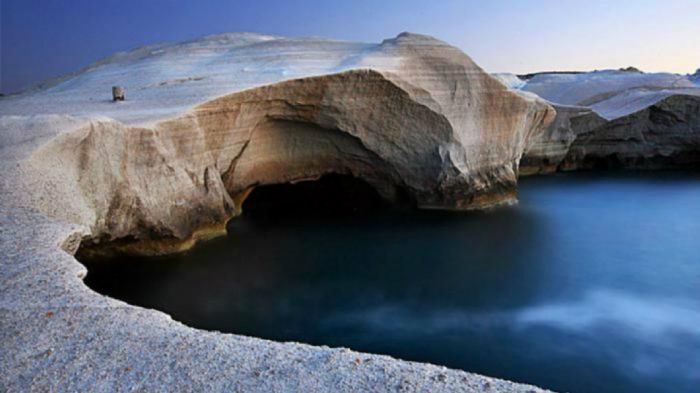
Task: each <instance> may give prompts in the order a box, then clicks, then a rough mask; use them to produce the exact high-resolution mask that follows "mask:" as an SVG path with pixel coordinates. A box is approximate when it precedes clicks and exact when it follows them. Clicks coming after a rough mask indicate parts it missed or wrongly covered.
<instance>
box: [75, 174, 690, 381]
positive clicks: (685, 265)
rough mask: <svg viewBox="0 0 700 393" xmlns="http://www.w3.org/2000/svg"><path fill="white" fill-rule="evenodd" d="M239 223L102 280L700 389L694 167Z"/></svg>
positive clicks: (365, 337) (398, 350) (383, 347)
mask: <svg viewBox="0 0 700 393" xmlns="http://www.w3.org/2000/svg"><path fill="white" fill-rule="evenodd" d="M229 232H230V233H229V236H228V237H227V238H225V239H217V240H214V241H212V242H209V243H207V244H206V245H203V246H201V247H197V248H196V249H194V250H193V251H191V252H189V253H186V254H183V255H179V256H175V257H170V258H161V259H155V260H154V259H148V260H141V259H137V258H128V259H127V258H125V259H121V260H114V261H98V262H96V263H93V264H91V265H90V266H89V268H90V274H89V275H88V284H89V285H91V286H92V287H94V288H97V289H98V290H100V291H102V292H103V293H107V294H110V295H113V296H115V297H118V298H121V299H124V300H126V301H129V302H132V303H135V304H140V305H144V306H147V307H153V308H158V309H161V310H163V311H165V312H168V313H170V314H171V315H172V316H173V317H174V318H175V319H178V320H180V321H183V322H185V323H187V324H189V325H192V326H197V327H202V328H207V329H216V330H222V331H229V332H235V333H240V334H247V335H255V336H260V337H265V338H270V339H275V340H293V341H303V342H308V343H312V344H325V345H332V346H346V347H350V348H353V349H357V350H363V351H369V352H378V353H387V354H392V355H394V356H398V357H401V358H405V359H411V360H420V361H429V362H433V363H438V364H443V365H447V366H450V367H457V368H463V369H466V370H470V371H475V372H480V373H485V374H489V375H493V376H499V377H504V378H508V379H514V380H519V381H526V382H531V383H534V384H538V385H541V386H546V387H549V388H552V389H556V390H562V391H572V392H595V391H607V392H638V391H646V392H681V391H692V389H695V388H697V386H699V385H698V384H700V371H698V370H700V298H699V297H698V296H697V295H698V293H700V259H699V258H698V255H700V242H698V239H699V238H700V179H699V178H698V176H697V174H675V175H670V174H667V173H657V174H647V175H630V174H627V175H625V176H623V177H620V176H617V175H594V176H592V175H583V176H581V175H577V176H552V177H545V178H532V179H526V180H525V181H524V182H523V184H522V188H521V204H520V205H519V206H517V207H514V208H509V209H500V210H496V211H493V212H487V213H466V214H460V213H445V212H421V211H417V212H416V211H411V212H406V211H381V212H374V213H372V214H368V215H362V214H357V215H352V216H343V217H338V216H323V215H321V216H316V217H309V216H308V215H301V216H300V215H297V216H295V215H287V216H285V217H284V218H278V217H267V218H255V219H253V218H250V217H248V218H246V217H244V218H242V219H237V220H234V221H232V223H231V225H230V228H229ZM125 283H128V285H125Z"/></svg>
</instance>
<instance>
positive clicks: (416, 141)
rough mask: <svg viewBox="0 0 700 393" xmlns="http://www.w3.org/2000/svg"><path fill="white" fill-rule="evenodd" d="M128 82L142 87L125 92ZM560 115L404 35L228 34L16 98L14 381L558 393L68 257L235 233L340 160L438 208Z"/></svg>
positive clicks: (12, 145) (9, 285) (158, 49)
mask: <svg viewBox="0 0 700 393" xmlns="http://www.w3.org/2000/svg"><path fill="white" fill-rule="evenodd" d="M300 78H302V79H300ZM113 85H123V86H125V87H126V89H127V100H126V101H124V102H119V103H112V102H111V86H113ZM552 115H553V113H552V110H551V108H550V107H549V106H548V105H546V104H542V103H539V102H536V100H533V99H521V98H518V97H517V96H515V94H514V93H512V92H509V91H507V90H506V89H505V87H503V86H502V85H500V84H499V83H498V82H496V81H495V80H493V79H492V78H490V77H488V76H486V75H485V74H484V73H483V72H482V71H481V70H480V69H479V68H478V67H477V66H476V65H474V63H473V62H472V61H471V60H469V58H467V57H466V56H465V55H464V54H462V53H461V52H459V51H458V50H456V49H454V48H452V47H449V46H447V45H446V44H444V43H441V42H439V41H437V40H434V39H431V38H428V37H423V36H415V35H407V34H404V35H401V36H400V37H398V38H397V39H393V40H387V41H386V42H384V43H382V44H355V43H345V42H334V41H326V40H318V39H284V38H278V37H270V36H261V35H251V34H243V35H241V34H224V35H218V36H212V37H207V38H205V39H203V40H196V41H192V42H188V43H183V44H176V45H158V46H153V47H148V48H143V49H139V50H136V51H132V52H128V53H123V54H118V55H115V56H113V57H111V58H109V59H106V60H104V61H102V62H100V63H98V64H96V65H93V66H90V67H88V68H87V69H85V70H83V71H81V72H78V73H76V74H73V75H70V76H67V77H65V78H62V79H60V80H58V81H54V82H51V83H49V84H46V85H44V86H43V87H39V88H37V89H35V90H33V91H30V92H27V93H25V94H22V95H19V96H11V97H3V98H2V100H0V172H1V173H2V176H0V255H2V262H1V263H0V369H1V370H2V372H1V373H0V390H8V391H20V392H23V391H122V390H123V391H148V392H159V391H206V392H209V391H226V392H228V391H244V392H275V391H303V392H358V391H373V392H374V391H377V392H381V391H387V392H388V391H397V390H400V391H426V392H432V391H443V392H471V393H476V392H484V391H493V392H521V393H522V392H543V391H542V390H540V389H537V388H535V387H533V386H529V385H521V384H516V383H512V382H508V381H502V380H497V379H493V378H488V377H483V376H479V375H474V374H470V373H467V372H464V371H458V370H448V369H446V368H444V367H438V366H433V365H428V364H419V363H413V362H404V361H400V360H396V359H392V358H390V357H387V356H379V355H369V354H362V353H357V352H353V351H350V350H347V349H343V348H327V347H314V346H309V345H304V344H298V343H274V342H270V341H267V340H261V339H256V338H251V337H242V336H237V335H232V334H221V333H217V332H203V331H201V330H197V329H191V328H189V327H187V326H184V325H182V324H180V323H178V322H176V321H173V320H172V319H171V318H170V317H169V316H168V315H166V314H163V313H161V312H158V311H155V310H147V309H143V308H139V307H134V306H131V305H128V304H125V303H123V302H120V301H117V300H114V299H110V298H108V297H105V296H102V295H99V294H97V293H95V292H93V291H91V290H89V289H88V288H87V287H86V286H85V285H84V284H83V282H82V280H81V278H82V277H85V275H86V273H87V272H86V270H85V268H84V266H82V265H81V264H80V263H78V262H77V261H76V260H75V258H73V256H72V255H71V254H73V253H75V251H76V249H77V248H78V246H79V244H80V242H81V240H84V239H85V238H86V237H87V238H91V239H93V241H95V240H98V239H99V240H111V239H112V238H114V239H119V238H121V237H124V236H127V237H131V238H132V239H133V240H135V239H136V238H137V237H140V238H141V240H144V239H160V240H163V238H167V239H169V240H170V244H161V245H160V246H158V247H148V244H147V243H144V242H139V243H138V244H141V248H138V247H132V248H130V250H131V251H143V252H159V251H173V250H176V249H179V248H182V247H186V246H187V245H188V241H187V240H188V239H190V240H191V236H190V235H191V233H192V232H193V231H194V230H195V229H197V228H199V229H200V230H201V229H202V228H204V229H207V230H208V231H212V230H214V231H216V230H220V229H221V226H222V224H223V222H224V221H225V220H226V219H227V218H228V217H229V216H230V215H231V214H233V213H234V210H235V209H237V208H238V207H239V206H240V202H241V199H242V198H243V197H244V196H245V190H247V189H249V188H250V187H254V186H255V185H256V184H263V183H265V182H277V181H292V180H300V179H305V178H313V177H316V176H318V175H320V174H322V173H323V172H325V171H347V172H351V173H353V174H355V175H356V176H361V177H363V178H367V179H368V180H370V181H372V182H373V184H374V185H375V186H376V187H378V189H379V190H380V192H382V193H383V194H384V196H385V197H387V198H390V197H391V190H392V189H393V188H395V187H396V186H401V187H408V188H411V189H412V190H413V191H414V196H415V198H416V199H417V202H420V203H423V204H426V205H439V206H443V207H468V206H473V205H476V206H478V205H481V204H488V203H493V202H503V201H508V200H510V199H511V198H512V194H511V193H512V191H513V189H512V187H513V184H514V182H515V173H516V172H517V162H518V159H519V158H520V155H521V153H522V149H523V148H524V144H525V141H526V140H527V139H528V138H529V137H530V136H531V135H535V134H537V132H538V129H539V128H541V126H544V125H546V124H547V121H548V119H549V118H551V117H552ZM241 191H242V193H241ZM470 198H471V199H470ZM111 243H114V242H111ZM64 250H65V252H64Z"/></svg>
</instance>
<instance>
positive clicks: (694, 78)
mask: <svg viewBox="0 0 700 393" xmlns="http://www.w3.org/2000/svg"><path fill="white" fill-rule="evenodd" d="M688 79H690V81H691V82H693V83H695V84H696V85H698V86H700V68H698V70H697V71H695V73H694V74H693V75H690V76H688Z"/></svg>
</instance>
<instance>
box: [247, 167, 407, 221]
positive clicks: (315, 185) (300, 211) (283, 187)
mask: <svg viewBox="0 0 700 393" xmlns="http://www.w3.org/2000/svg"><path fill="white" fill-rule="evenodd" d="M399 194H401V193H399ZM404 199H406V198H405V197H401V198H400V201H391V202H389V201H387V200H386V199H384V198H382V196H381V195H380V194H379V192H377V190H376V189H375V188H374V187H373V186H371V185H370V184H369V183H367V182H366V181H364V180H362V179H359V178H357V177H354V176H351V175H340V174H328V175H324V176H322V177H321V178H319V179H318V180H310V181H302V182H298V183H283V184H272V185H265V186H258V187H255V189H253V191H252V192H251V193H250V195H249V196H248V197H247V198H246V199H245V202H243V215H244V216H247V217H252V218H271V217H288V216H297V215H303V216H328V215H338V216H343V215H352V214H358V213H367V212H372V211H376V210H379V209H385V208H387V207H389V205H390V204H392V205H393V202H400V204H404V202H405V201H404Z"/></svg>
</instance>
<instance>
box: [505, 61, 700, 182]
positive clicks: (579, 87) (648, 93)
mask: <svg viewBox="0 0 700 393" xmlns="http://www.w3.org/2000/svg"><path fill="white" fill-rule="evenodd" d="M511 79H512V76H511ZM519 79H520V80H521V81H522V82H523V84H520V85H519V84H517V83H513V82H512V81H511V83H510V84H511V86H513V88H518V89H521V90H520V91H521V93H524V92H526V93H534V94H537V95H538V96H540V97H542V98H543V99H545V100H547V102H550V103H551V104H552V105H553V106H554V107H555V109H556V111H557V119H556V121H555V122H554V123H552V125H551V126H550V128H549V129H548V130H547V131H546V132H545V133H543V134H541V135H540V136H538V137H535V138H533V139H532V142H531V144H530V145H529V147H528V148H527V151H526V153H525V155H524V157H523V162H522V163H521V166H522V169H521V171H522V173H524V174H528V173H539V172H551V171H555V170H574V169H592V168H610V167H614V168H634V169H657V168H689V167H697V166H699V165H700V121H699V118H698V106H697V102H698V100H699V99H700V89H698V88H697V87H696V86H695V84H694V83H693V81H692V77H686V76H682V75H675V74H667V73H658V74H646V73H643V72H641V71H639V70H636V69H632V68H629V69H625V70H618V71H612V70H610V71H596V72H590V73H555V72H552V73H540V74H531V75H527V76H524V77H522V78H519Z"/></svg>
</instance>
